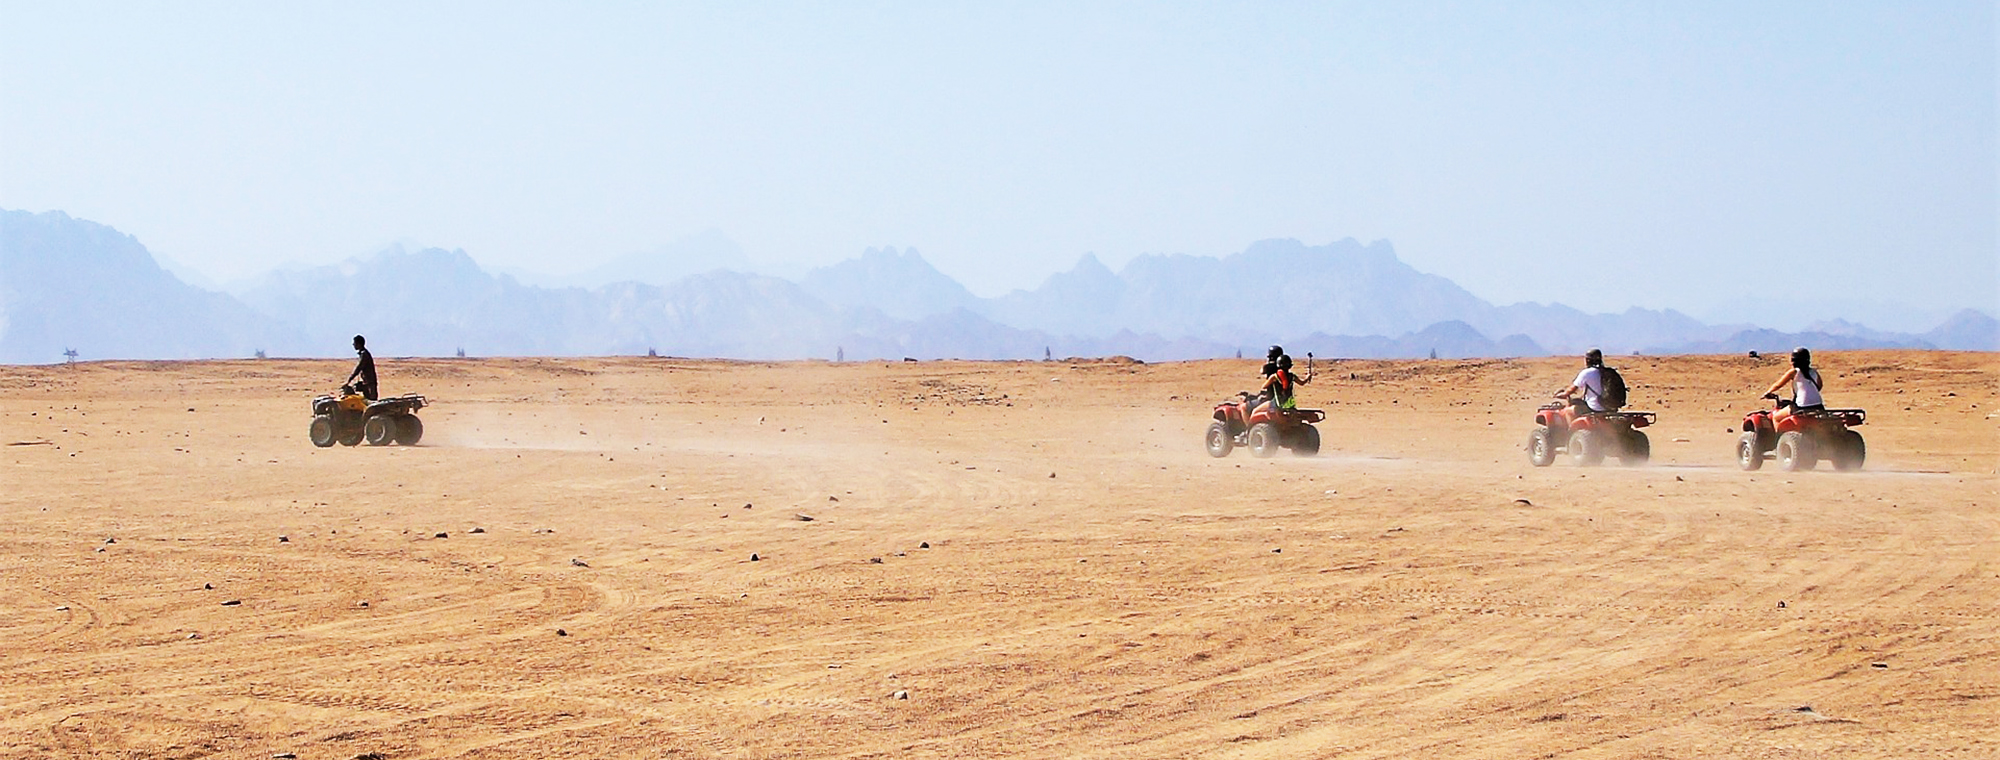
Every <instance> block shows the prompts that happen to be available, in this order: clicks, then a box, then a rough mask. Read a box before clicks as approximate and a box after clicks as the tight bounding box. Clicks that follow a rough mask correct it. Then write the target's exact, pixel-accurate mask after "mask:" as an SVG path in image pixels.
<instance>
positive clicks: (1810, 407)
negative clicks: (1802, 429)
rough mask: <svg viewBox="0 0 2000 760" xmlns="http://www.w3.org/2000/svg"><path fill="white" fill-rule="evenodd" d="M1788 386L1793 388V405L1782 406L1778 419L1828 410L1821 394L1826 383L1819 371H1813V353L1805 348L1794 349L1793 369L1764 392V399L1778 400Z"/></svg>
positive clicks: (1787, 371)
mask: <svg viewBox="0 0 2000 760" xmlns="http://www.w3.org/2000/svg"><path fill="white" fill-rule="evenodd" d="M1787 385H1789V386H1791V387H1792V397H1791V399H1789V401H1790V402H1791V403H1789V404H1783V405H1781V408H1779V409H1778V413H1777V415H1775V416H1776V417H1777V418H1778V419H1784V418H1786V417H1789V416H1791V415H1793V414H1795V413H1798V412H1809V411H1818V410H1820V409H1825V408H1826V400H1825V399H1823V398H1821V397H1820V394H1819V391H1820V388H1822V387H1824V386H1825V385H1826V381H1825V380H1824V379H1822V378H1821V377H1820V374H1819V370H1816V369H1813V367H1812V352H1811V351H1807V350H1806V349H1804V348H1795V349H1792V368H1791V369H1788V370H1786V371H1785V376H1784V377H1781V378H1778V382H1776V383H1773V384H1772V385H1771V389H1770V390H1768V391H1765V392H1764V397H1765V398H1777V397H1778V391H1780V390H1782V389H1784V387H1785V386H1787Z"/></svg>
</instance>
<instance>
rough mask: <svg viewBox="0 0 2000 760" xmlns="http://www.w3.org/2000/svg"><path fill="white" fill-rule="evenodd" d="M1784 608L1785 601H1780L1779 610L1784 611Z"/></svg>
mask: <svg viewBox="0 0 2000 760" xmlns="http://www.w3.org/2000/svg"><path fill="white" fill-rule="evenodd" d="M1784 608H1785V601H1784V600H1783V599H1780V600H1778V609H1781V610H1782V609H1784Z"/></svg>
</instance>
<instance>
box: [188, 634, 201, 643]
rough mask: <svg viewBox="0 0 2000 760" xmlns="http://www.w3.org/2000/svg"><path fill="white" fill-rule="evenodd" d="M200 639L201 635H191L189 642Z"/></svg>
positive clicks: (189, 635)
mask: <svg viewBox="0 0 2000 760" xmlns="http://www.w3.org/2000/svg"><path fill="white" fill-rule="evenodd" d="M199 638H201V634H199V633H190V634H188V641H194V640H195V639H199Z"/></svg>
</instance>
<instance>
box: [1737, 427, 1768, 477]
mask: <svg viewBox="0 0 2000 760" xmlns="http://www.w3.org/2000/svg"><path fill="white" fill-rule="evenodd" d="M1736 465H1737V466H1738V467H1742V468H1743V469H1745V470H1755V469H1757V468H1759V467H1763V466H1764V439H1762V438H1760V437H1758V435H1757V434H1756V433H1755V432H1750V433H1744V434H1743V435H1741V436H1738V437H1737V438H1736Z"/></svg>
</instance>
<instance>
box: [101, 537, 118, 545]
mask: <svg viewBox="0 0 2000 760" xmlns="http://www.w3.org/2000/svg"><path fill="white" fill-rule="evenodd" d="M104 543H107V544H115V543H118V539H115V538H107V539H104Z"/></svg>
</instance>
